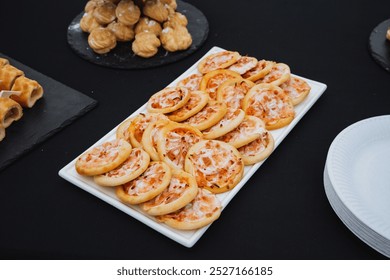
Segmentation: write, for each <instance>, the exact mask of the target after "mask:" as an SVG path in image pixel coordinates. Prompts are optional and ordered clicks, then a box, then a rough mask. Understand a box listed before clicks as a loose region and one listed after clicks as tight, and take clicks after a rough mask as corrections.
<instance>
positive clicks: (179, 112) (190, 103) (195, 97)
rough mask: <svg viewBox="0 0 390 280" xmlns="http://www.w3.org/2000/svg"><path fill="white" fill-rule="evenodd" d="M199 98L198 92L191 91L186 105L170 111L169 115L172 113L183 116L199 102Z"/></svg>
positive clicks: (200, 98)
mask: <svg viewBox="0 0 390 280" xmlns="http://www.w3.org/2000/svg"><path fill="white" fill-rule="evenodd" d="M201 100H202V97H201V96H200V95H199V94H197V93H196V92H191V95H190V99H189V100H188V102H187V103H186V105H184V106H183V107H181V108H180V109H178V110H176V111H174V112H173V113H171V114H170V116H172V115H174V116H177V117H183V116H185V115H186V114H187V113H188V112H190V111H191V110H193V109H194V108H195V107H196V106H197V105H198V104H199V102H200V101H201Z"/></svg>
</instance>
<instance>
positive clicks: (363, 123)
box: [325, 115, 390, 242]
mask: <svg viewBox="0 0 390 280" xmlns="http://www.w3.org/2000/svg"><path fill="white" fill-rule="evenodd" d="M373 122H375V123H379V122H387V123H389V126H390V115H379V116H373V117H369V118H366V119H363V120H360V121H357V122H355V123H353V124H351V125H349V126H347V127H346V128H344V129H343V130H342V131H341V132H340V133H339V134H338V135H337V136H336V137H335V139H334V140H333V141H332V143H331V145H330V147H329V150H328V154H327V157H326V164H325V166H326V168H327V172H328V175H329V180H330V183H331V185H332V186H333V189H334V191H335V193H336V194H337V196H338V197H339V199H340V200H341V202H342V203H343V204H344V205H345V207H347V208H348V209H349V210H350V211H351V213H352V214H353V215H354V216H355V217H356V218H357V219H359V221H361V222H362V223H363V224H365V225H367V226H368V227H369V228H370V229H372V230H374V231H375V232H376V233H378V234H379V235H381V236H382V237H383V238H385V239H386V240H389V242H390V230H389V229H390V223H388V225H387V227H388V228H389V229H387V230H386V229H383V228H378V227H377V226H375V225H374V224H373V223H372V222H371V221H369V220H368V217H367V214H370V215H371V214H372V211H370V209H365V210H364V212H362V210H361V209H358V207H356V205H354V203H352V202H351V198H350V196H349V195H346V194H345V190H344V187H341V186H340V183H339V182H338V180H339V179H338V178H337V175H336V174H335V173H336V171H335V169H334V168H335V167H333V164H335V163H334V162H335V161H337V160H338V159H337V155H336V149H340V147H342V146H343V145H344V144H343V143H342V142H343V141H344V139H345V137H347V135H348V134H350V133H352V132H353V131H355V130H359V129H361V130H367V128H368V127H370V126H369V124H371V123H373ZM361 133H362V132H361ZM359 140H360V139H359ZM349 189H350V190H351V193H353V188H351V187H349ZM357 198H358V196H355V197H353V198H352V199H354V200H355V202H359V200H358V199H357ZM360 205H362V206H363V208H365V207H364V204H362V203H361V204H360ZM381 222H383V223H384V224H385V221H384V220H383V219H381Z"/></svg>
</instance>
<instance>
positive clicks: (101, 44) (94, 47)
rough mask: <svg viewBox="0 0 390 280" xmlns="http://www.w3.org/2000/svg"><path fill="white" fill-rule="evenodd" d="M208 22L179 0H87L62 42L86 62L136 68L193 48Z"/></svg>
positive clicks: (166, 60) (168, 59) (163, 61)
mask: <svg viewBox="0 0 390 280" xmlns="http://www.w3.org/2000/svg"><path fill="white" fill-rule="evenodd" d="M207 35H208V21H207V19H206V17H205V16H204V14H203V13H202V12H201V11H199V10H198V9H197V8H196V7H194V6H192V5H191V4H189V3H186V2H182V1H180V0H177V1H176V0H146V1H145V0H138V1H132V0H121V1H119V0H90V1H88V2H87V3H86V5H85V8H84V11H83V12H82V13H81V14H79V15H78V16H76V18H75V19H74V20H73V21H72V22H71V24H70V25H69V27H68V43H69V45H70V47H71V48H72V49H73V50H74V51H75V53H76V54H78V55H79V56H80V57H82V58H84V59H86V60H87V61H90V62H92V63H95V64H98V65H101V66H105V67H110V68H120V69H140V68H150V67H154V66H160V65H164V64H167V63H172V62H174V61H177V60H179V59H181V58H184V57H186V56H188V55H190V54H191V53H193V52H194V51H195V50H197V49H198V48H199V47H200V46H201V45H202V44H203V43H204V41H205V40H206V38H207Z"/></svg>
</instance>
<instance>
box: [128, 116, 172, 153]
mask: <svg viewBox="0 0 390 280" xmlns="http://www.w3.org/2000/svg"><path fill="white" fill-rule="evenodd" d="M162 119H165V120H167V119H168V118H167V117H166V116H165V115H164V114H159V113H156V114H154V113H146V114H143V113H140V114H139V115H138V116H136V117H135V118H134V120H133V121H132V122H131V124H130V126H129V129H128V132H129V138H130V142H131V145H133V147H135V148H139V147H142V143H141V141H142V135H143V134H144V131H145V129H146V127H147V126H148V125H149V124H150V123H153V122H156V121H158V120H162Z"/></svg>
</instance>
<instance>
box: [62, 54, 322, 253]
mask: <svg viewBox="0 0 390 280" xmlns="http://www.w3.org/2000/svg"><path fill="white" fill-rule="evenodd" d="M222 50H223V49H221V48H219V47H213V48H212V49H211V50H210V51H209V52H207V53H206V54H205V56H207V55H210V54H213V53H217V52H219V51H222ZM199 61H200V60H199ZM199 61H198V62H197V63H195V64H194V65H193V66H191V67H190V68H189V69H188V70H187V71H185V72H184V73H183V74H182V75H180V76H179V77H178V78H177V79H176V80H174V81H173V82H172V83H171V84H169V86H174V85H176V84H177V82H178V81H180V80H182V79H183V78H185V77H187V76H189V75H191V74H193V73H197V72H198V70H197V65H198V63H199ZM301 78H302V77H301ZM303 79H305V78H303ZM305 80H306V81H307V82H308V83H309V85H310V86H311V92H310V94H309V96H308V97H307V98H306V99H305V100H304V101H303V102H302V103H301V104H299V105H298V106H296V107H295V109H296V117H295V119H294V120H293V121H292V122H291V123H290V125H288V126H287V127H284V128H281V129H278V130H273V131H272V132H271V133H272V135H273V137H274V139H275V148H276V147H277V146H278V145H279V144H280V143H281V142H282V140H283V139H284V138H285V137H286V136H287V134H288V133H289V132H290V131H291V129H292V128H293V127H294V126H295V125H296V124H297V123H298V122H299V121H300V120H301V118H302V117H303V116H304V115H305V114H306V112H307V111H308V110H309V109H310V108H311V107H312V106H313V104H314V103H315V102H316V101H317V100H318V98H319V97H320V96H321V95H322V94H323V92H324V91H325V89H326V85H325V84H322V83H319V82H316V81H312V80H309V79H305ZM152 94H153V93H151V95H152ZM141 112H146V104H145V105H143V106H142V107H141V108H139V109H138V110H137V111H136V112H134V113H133V114H132V115H131V116H129V118H130V117H132V116H135V115H137V114H139V113H141ZM118 125H119V124H118ZM116 129H117V127H115V128H113V129H112V130H111V131H110V132H109V133H107V134H106V135H105V136H104V137H103V138H101V139H100V140H99V141H98V142H96V143H95V144H94V145H93V146H96V145H99V144H101V143H103V142H105V141H109V140H112V139H114V138H115V131H116ZM93 146H92V147H93ZM92 147H90V148H92ZM90 148H88V149H90ZM271 156H272V155H271ZM77 158H78V157H77ZM77 158H75V159H74V160H73V161H72V162H70V163H69V164H67V165H66V166H65V167H64V168H62V169H61V170H60V172H59V175H60V176H61V177H63V178H64V179H65V180H68V181H69V182H71V183H73V184H74V185H76V186H78V187H80V188H82V189H84V190H85V191H87V192H89V193H91V194H93V195H95V196H96V197H98V198H100V199H102V200H104V201H105V202H107V203H109V204H111V205H112V206H114V207H116V208H118V209H119V210H121V211H123V212H125V213H127V214H128V215H130V216H132V217H133V218H135V219H137V220H139V221H141V222H142V223H144V224H146V225H148V226H150V227H151V228H153V229H155V230H157V231H158V232H160V233H162V234H164V235H165V236H167V237H169V238H171V239H173V240H175V241H176V242H178V243H180V244H182V245H184V246H186V247H192V246H193V245H194V244H195V243H196V242H197V241H198V240H199V238H200V237H201V236H202V235H203V234H204V232H205V231H206V230H207V228H208V227H209V226H207V227H204V228H201V229H198V230H192V231H183V230H175V229H172V228H170V227H168V226H166V225H165V224H161V223H158V222H156V220H155V219H154V218H153V217H151V216H148V215H146V214H144V213H143V212H142V211H141V210H140V209H139V208H138V207H137V206H130V205H127V204H125V203H122V202H121V201H120V200H119V199H118V198H117V197H116V196H115V193H114V190H113V189H111V188H104V187H100V186H98V185H96V184H95V183H94V182H93V180H92V179H91V178H88V177H84V176H80V175H79V174H77V172H76V170H75V162H76V160H77ZM262 163H263V162H260V163H257V164H255V165H252V166H249V167H246V168H245V173H244V177H243V178H242V180H241V181H240V183H239V184H238V185H237V186H236V187H235V188H234V189H233V190H231V191H229V192H227V193H223V194H219V195H218V197H219V199H220V200H221V203H222V206H223V208H224V207H226V205H227V204H228V203H229V202H230V200H231V199H232V198H233V197H234V196H235V195H236V194H237V192H238V191H239V190H240V189H241V188H242V187H243V186H244V184H245V183H246V182H247V181H248V180H249V178H250V177H251V176H252V175H253V173H254V172H256V170H257V169H258V168H259V167H260V166H261V164H262ZM219 219H223V214H222V215H221V217H220V218H219Z"/></svg>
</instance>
